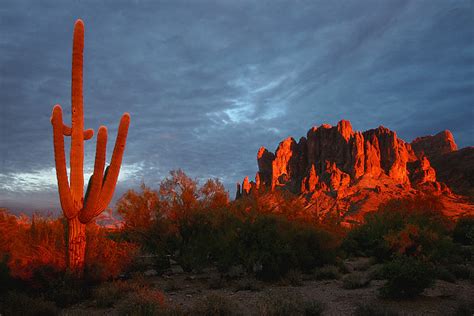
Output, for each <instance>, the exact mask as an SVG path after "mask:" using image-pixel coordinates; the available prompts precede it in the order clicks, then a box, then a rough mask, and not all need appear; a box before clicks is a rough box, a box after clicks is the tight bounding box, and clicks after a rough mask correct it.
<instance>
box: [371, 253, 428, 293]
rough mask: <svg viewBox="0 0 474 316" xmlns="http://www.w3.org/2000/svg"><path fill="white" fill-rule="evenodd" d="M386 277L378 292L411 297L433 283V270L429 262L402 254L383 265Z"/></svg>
mask: <svg viewBox="0 0 474 316" xmlns="http://www.w3.org/2000/svg"><path fill="white" fill-rule="evenodd" d="M383 274H384V276H385V278H386V279H387V282H386V283H385V285H384V286H383V287H382V288H381V289H380V294H381V295H382V296H384V297H388V298H411V297H415V296H417V295H419V294H421V293H422V292H423V290H424V289H426V288H427V287H430V286H431V285H433V283H434V271H433V268H432V266H431V265H430V264H429V263H426V262H424V261H421V260H419V259H416V258H413V257H407V256H402V257H398V258H395V259H394V260H393V261H391V262H388V263H386V264H385V265H384V267H383Z"/></svg>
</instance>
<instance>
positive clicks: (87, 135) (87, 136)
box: [83, 128, 94, 140]
mask: <svg viewBox="0 0 474 316" xmlns="http://www.w3.org/2000/svg"><path fill="white" fill-rule="evenodd" d="M83 136H84V140H89V139H91V138H92V136H94V130H93V129H92V128H89V129H86V130H85V131H84V133H83Z"/></svg>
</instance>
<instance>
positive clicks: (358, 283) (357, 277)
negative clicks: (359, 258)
mask: <svg viewBox="0 0 474 316" xmlns="http://www.w3.org/2000/svg"><path fill="white" fill-rule="evenodd" d="M369 283H370V279H369V278H367V277H366V276H365V275H364V274H363V273H361V272H354V273H351V274H348V275H346V276H345V277H344V278H343V279H342V287H343V288H345V289H347V290H352V289H359V288H362V287H366V286H367V285H369Z"/></svg>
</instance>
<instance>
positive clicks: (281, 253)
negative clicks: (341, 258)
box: [239, 215, 336, 280]
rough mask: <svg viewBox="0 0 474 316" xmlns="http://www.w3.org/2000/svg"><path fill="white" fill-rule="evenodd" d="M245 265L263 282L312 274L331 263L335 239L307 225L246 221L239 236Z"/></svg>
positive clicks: (278, 219) (272, 220) (277, 220)
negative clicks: (298, 273)
mask: <svg viewBox="0 0 474 316" xmlns="http://www.w3.org/2000/svg"><path fill="white" fill-rule="evenodd" d="M239 249H240V253H241V257H240V258H241V260H242V261H243V262H242V264H243V265H244V266H245V267H246V268H247V270H248V271H250V272H254V273H255V274H256V276H257V277H258V278H260V279H263V280H276V279H279V278H281V277H284V276H285V275H286V274H287V273H288V271H290V270H292V269H295V270H300V271H303V272H309V271H311V270H312V269H314V268H315V267H319V266H322V265H323V264H326V263H332V262H334V261H335V257H336V244H335V238H334V237H333V236H332V235H331V234H330V233H328V232H326V231H324V230H322V229H318V228H316V227H314V226H311V225H309V224H306V223H301V222H296V221H295V222H291V221H289V220H288V219H286V218H282V217H277V216H272V215H259V216H257V217H256V218H255V219H254V220H247V221H246V222H245V225H244V226H243V228H242V231H241V232H240V234H239Z"/></svg>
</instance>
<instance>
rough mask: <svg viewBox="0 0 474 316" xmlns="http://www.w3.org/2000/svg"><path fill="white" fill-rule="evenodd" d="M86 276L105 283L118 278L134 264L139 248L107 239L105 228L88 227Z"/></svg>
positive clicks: (131, 244)
mask: <svg viewBox="0 0 474 316" xmlns="http://www.w3.org/2000/svg"><path fill="white" fill-rule="evenodd" d="M87 244H88V248H87V251H86V267H85V271H86V275H87V276H88V277H89V278H91V279H92V280H96V281H104V280H108V279H112V278H115V277H117V276H118V275H119V274H120V273H122V272H123V271H125V270H126V269H127V268H128V267H129V266H130V265H131V264H132V262H133V259H134V258H135V256H136V254H137V251H138V246H137V245H136V244H133V243H129V242H119V241H114V240H112V239H110V238H107V232H106V230H105V229H104V228H101V227H99V226H97V225H88V227H87Z"/></svg>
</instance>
